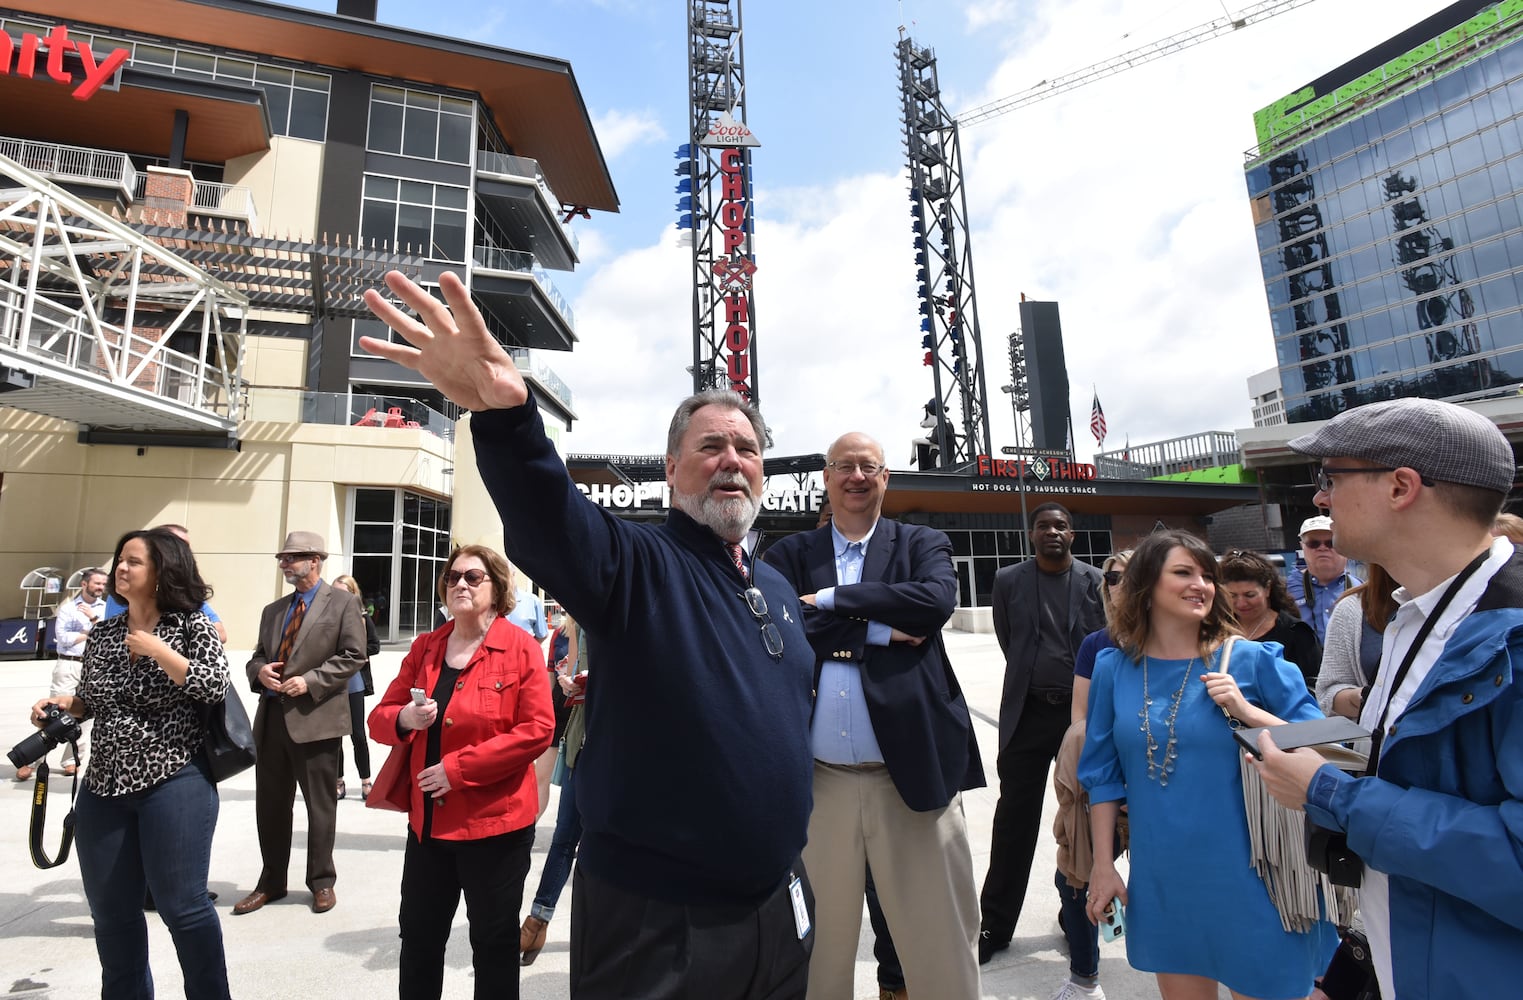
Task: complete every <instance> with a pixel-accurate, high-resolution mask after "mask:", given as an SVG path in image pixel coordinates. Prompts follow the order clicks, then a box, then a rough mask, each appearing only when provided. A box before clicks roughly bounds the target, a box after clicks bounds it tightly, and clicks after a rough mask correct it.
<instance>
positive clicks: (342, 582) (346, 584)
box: [330, 573, 365, 597]
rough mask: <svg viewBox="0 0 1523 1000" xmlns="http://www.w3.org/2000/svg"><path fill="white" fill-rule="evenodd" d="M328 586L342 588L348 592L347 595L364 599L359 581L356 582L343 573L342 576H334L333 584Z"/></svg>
mask: <svg viewBox="0 0 1523 1000" xmlns="http://www.w3.org/2000/svg"><path fill="white" fill-rule="evenodd" d="M330 586H334V587H343V588H344V589H345V590H347V591H349V593H351V594H353V595H354V596H355V597H364V596H365V594H364V592H363V591H361V590H360V581H358V580H356V579H355V578H354V577H352V576H350V575H349V574H348V573H345V574H344V575H343V576H335V577H334V578H333V583H332V584H330Z"/></svg>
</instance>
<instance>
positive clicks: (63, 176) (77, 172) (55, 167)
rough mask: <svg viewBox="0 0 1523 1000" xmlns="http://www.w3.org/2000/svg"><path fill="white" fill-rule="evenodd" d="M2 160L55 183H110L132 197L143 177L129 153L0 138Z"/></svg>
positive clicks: (6, 137) (5, 137)
mask: <svg viewBox="0 0 1523 1000" xmlns="http://www.w3.org/2000/svg"><path fill="white" fill-rule="evenodd" d="M0 156H7V157H9V158H10V159H12V160H15V161H16V162H17V163H19V164H21V165H22V166H23V167H26V168H27V169H29V170H35V171H36V172H37V173H39V174H43V175H44V176H46V177H48V178H50V179H52V180H71V181H87V182H102V181H103V182H106V183H108V184H115V185H117V186H118V187H120V188H121V189H122V191H123V192H125V193H127V194H129V195H130V194H131V193H132V192H133V191H134V190H135V189H136V187H137V185H138V182H139V180H140V179H141V178H142V175H141V174H139V173H138V172H137V169H136V168H135V167H133V165H132V160H131V159H130V158H129V157H128V156H127V154H126V153H116V152H112V151H110V150H105V149H91V148H89V147H87V146H66V145H63V144H62V143H56V142H34V141H32V140H31V139H14V138H11V137H8V136H0Z"/></svg>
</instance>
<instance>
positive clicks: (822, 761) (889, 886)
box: [766, 433, 984, 1000]
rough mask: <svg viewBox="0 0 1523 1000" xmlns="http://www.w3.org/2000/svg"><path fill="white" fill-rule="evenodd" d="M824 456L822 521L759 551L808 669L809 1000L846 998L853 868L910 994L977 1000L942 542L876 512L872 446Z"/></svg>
mask: <svg viewBox="0 0 1523 1000" xmlns="http://www.w3.org/2000/svg"><path fill="white" fill-rule="evenodd" d="M826 458H827V461H826V463H825V492H826V494H827V495H828V496H829V497H830V509H831V516H832V522H831V523H830V524H828V525H824V526H822V527H819V528H816V529H815V530H814V531H809V532H801V533H799V534H796V535H790V536H789V537H787V538H784V539H783V540H782V541H780V542H778V543H777V544H776V545H774V546H773V547H772V548H771V549H770V550H768V552H767V556H766V559H767V562H769V563H772V564H773V565H775V566H776V567H777V568H778V569H780V570H782V573H783V576H785V577H787V578H788V582H789V583H791V584H792V585H793V587H794V589H795V590H797V591H798V592H799V593H800V594H801V595H803V596H802V597H801V598H800V599H801V600H802V601H803V602H804V604H805V606H806V607H805V611H804V627H805V631H806V632H808V634H809V641H810V643H811V644H812V645H813V647H814V655H815V659H816V665H815V687H816V689H817V694H816V696H815V708H814V719H813V722H812V725H811V732H810V739H811V742H812V744H813V749H814V811H813V813H811V815H810V817H809V845H808V846H807V847H806V848H805V849H804V860H805V862H806V863H807V864H808V865H809V870H810V871H811V872H813V873H814V874H813V879H814V889H815V909H816V915H817V923H818V933H819V943H818V944H817V946H816V948H815V952H814V955H813V957H812V958H811V960H810V968H809V996H810V998H811V1000H837V998H839V1000H846V998H849V997H852V996H854V995H855V994H854V993H853V990H852V974H853V972H854V970H855V967H856V957H857V939H858V937H859V936H860V934H861V929H862V891H863V885H864V878H865V868H864V862H866V864H867V865H871V867H872V871H873V880H874V882H875V883H876V884H877V888H878V899H879V901H880V902H881V903H882V904H883V912H884V915H885V916H886V917H887V918H888V927H889V931H890V932H891V933H892V935H893V938H894V942H895V945H896V947H897V949H898V953H899V959H900V962H901V964H902V965H903V967H904V984H905V987H906V988H907V991H908V993H909V995H910V996H918V997H938V998H943V1000H976V998H977V997H978V995H979V980H978V962H977V961H976V958H975V953H974V938H975V937H976V936H977V934H978V893H977V889H976V887H975V883H974V881H973V856H972V852H971V850H970V849H969V846H968V827H967V822H966V820H965V818H964V816H963V809H962V800H961V798H960V793H961V791H962V790H963V789H965V788H978V787H980V786H982V785H983V783H984V772H983V766H982V764H981V763H980V761H979V756H978V746H977V744H976V743H975V742H974V739H973V729H972V724H971V720H970V718H969V715H968V705H967V702H966V701H965V700H964V699H963V696H962V690H961V688H960V687H959V686H958V683H957V678H956V676H955V675H954V674H953V673H952V666H951V664H950V663H949V662H948V660H947V653H946V647H945V646H944V645H943V644H942V641H941V629H942V626H943V625H945V624H946V622H947V619H948V618H950V617H951V616H952V611H953V609H954V608H955V606H956V603H957V574H956V572H955V571H954V570H953V568H952V544H951V542H950V541H948V539H947V536H946V535H945V534H944V533H942V532H940V531H937V530H935V529H934V528H926V527H922V526H920V525H914V524H899V523H898V522H895V521H891V520H889V519H887V518H884V517H880V514H881V513H882V510H883V495H884V493H885V492H886V491H887V489H888V476H889V473H888V467H887V466H886V465H885V464H884V461H883V447H882V445H880V444H879V443H878V442H877V441H875V440H873V439H872V438H870V437H868V436H867V435H866V434H856V433H854V434H846V435H844V436H842V437H841V438H839V439H838V440H837V441H836V442H835V443H834V444H832V445H831V446H830V450H829V451H828V452H827V453H826ZM891 995H892V994H891Z"/></svg>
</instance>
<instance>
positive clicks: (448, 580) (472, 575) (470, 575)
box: [444, 569, 487, 587]
mask: <svg viewBox="0 0 1523 1000" xmlns="http://www.w3.org/2000/svg"><path fill="white" fill-rule="evenodd" d="M486 578H487V575H486V572H485V571H483V570H479V569H468V570H466V571H465V572H464V573H461V572H460V571H458V570H453V569H452V570H450V571H449V572H448V573H445V574H444V585H445V586H446V587H453V586H454V585H455V584H457V583H459V582H460V581H461V580H464V581H465V582H466V585H467V586H471V587H479V586H481V584H482V581H484V580H485V579H486Z"/></svg>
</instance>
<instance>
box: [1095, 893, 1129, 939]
mask: <svg viewBox="0 0 1523 1000" xmlns="http://www.w3.org/2000/svg"><path fill="white" fill-rule="evenodd" d="M1125 933H1126V904H1124V903H1122V902H1121V897H1120V896H1117V897H1116V898H1115V899H1113V900H1111V905H1110V906H1109V907H1107V908H1106V911H1105V916H1104V917H1102V918H1100V938H1101V940H1103V941H1114V940H1116V939H1117V938H1118V937H1121V936H1122V935H1124V934H1125Z"/></svg>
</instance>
